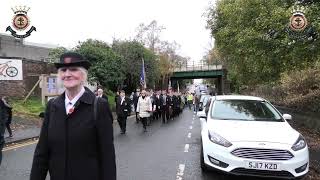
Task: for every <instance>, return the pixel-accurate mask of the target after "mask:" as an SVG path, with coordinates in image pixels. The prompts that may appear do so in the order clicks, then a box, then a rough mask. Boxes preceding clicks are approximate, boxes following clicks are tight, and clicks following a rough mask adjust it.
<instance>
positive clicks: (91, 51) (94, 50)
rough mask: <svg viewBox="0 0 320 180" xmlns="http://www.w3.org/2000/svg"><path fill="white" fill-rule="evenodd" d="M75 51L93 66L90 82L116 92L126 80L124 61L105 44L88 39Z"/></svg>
mask: <svg viewBox="0 0 320 180" xmlns="http://www.w3.org/2000/svg"><path fill="white" fill-rule="evenodd" d="M75 50H76V51H77V52H79V53H80V54H82V55H83V56H84V57H85V58H86V59H88V60H89V61H90V62H91V64H92V66H91V68H90V71H89V79H90V81H96V82H98V84H100V85H102V86H104V87H107V88H108V89H112V90H114V91H115V90H116V89H117V87H118V85H119V84H121V83H122V82H123V80H124V79H125V68H124V65H125V61H124V59H123V58H122V57H121V56H119V55H118V54H116V53H114V52H113V51H112V49H111V47H110V46H109V45H108V44H106V43H105V42H102V41H98V40H92V39H88V40H87V41H85V42H80V43H79V45H78V46H77V47H76V48H75Z"/></svg>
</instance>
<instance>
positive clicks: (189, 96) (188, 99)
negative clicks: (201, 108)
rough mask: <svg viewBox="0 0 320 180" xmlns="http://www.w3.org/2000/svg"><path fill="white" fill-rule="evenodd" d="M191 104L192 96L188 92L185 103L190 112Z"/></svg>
mask: <svg viewBox="0 0 320 180" xmlns="http://www.w3.org/2000/svg"><path fill="white" fill-rule="evenodd" d="M192 102H193V95H192V94H191V93H190V92H188V95H187V103H188V107H189V110H191V105H192Z"/></svg>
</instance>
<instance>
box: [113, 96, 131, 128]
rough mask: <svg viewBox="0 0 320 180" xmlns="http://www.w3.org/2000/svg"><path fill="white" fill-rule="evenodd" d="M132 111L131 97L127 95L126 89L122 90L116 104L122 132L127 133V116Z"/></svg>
mask: <svg viewBox="0 0 320 180" xmlns="http://www.w3.org/2000/svg"><path fill="white" fill-rule="evenodd" d="M129 111H130V99H129V98H127V97H126V94H125V91H124V90H121V91H120V96H119V98H118V101H117V104H116V112H117V120H118V123H119V126H120V129H121V134H125V133H126V126H127V117H128V113H129Z"/></svg>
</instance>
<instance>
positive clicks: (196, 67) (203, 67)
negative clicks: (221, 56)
mask: <svg viewBox="0 0 320 180" xmlns="http://www.w3.org/2000/svg"><path fill="white" fill-rule="evenodd" d="M221 69H223V66H222V65H221V64H214V65H209V64H207V63H201V62H200V63H199V62H189V63H184V64H180V65H176V66H175V67H174V69H173V72H188V71H210V70H221Z"/></svg>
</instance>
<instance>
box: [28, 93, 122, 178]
mask: <svg viewBox="0 0 320 180" xmlns="http://www.w3.org/2000/svg"><path fill="white" fill-rule="evenodd" d="M85 89H86V90H85V92H84V94H83V95H82V96H81V97H80V99H79V100H78V101H77V103H76V106H75V109H74V111H73V113H71V114H70V115H67V114H66V110H65V94H62V95H60V96H59V97H57V98H56V99H54V100H51V101H49V103H48V106H47V108H46V112H45V117H44V123H43V126H42V129H41V134H40V139H39V142H38V144H37V147H36V150H35V153H34V158H33V164H32V169H31V175H30V179H31V180H45V178H46V175H47V172H48V171H49V174H50V179H51V180H115V179H116V163H115V151H114V144H113V127H112V119H110V117H111V116H110V115H108V114H111V111H110V108H109V106H108V103H107V101H106V100H105V99H102V98H99V99H98V103H97V117H96V120H94V113H93V112H94V110H93V105H94V99H95V95H94V94H93V93H92V92H91V91H90V90H89V89H87V88H85Z"/></svg>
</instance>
